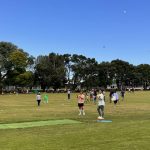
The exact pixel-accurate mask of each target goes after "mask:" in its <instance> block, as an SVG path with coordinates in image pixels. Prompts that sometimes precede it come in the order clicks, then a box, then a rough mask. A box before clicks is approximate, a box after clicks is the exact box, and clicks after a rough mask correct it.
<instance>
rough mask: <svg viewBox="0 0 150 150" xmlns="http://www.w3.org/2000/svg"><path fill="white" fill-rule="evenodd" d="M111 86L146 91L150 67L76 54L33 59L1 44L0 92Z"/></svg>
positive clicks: (52, 55)
mask: <svg viewBox="0 0 150 150" xmlns="http://www.w3.org/2000/svg"><path fill="white" fill-rule="evenodd" d="M114 83H115V84H116V85H117V87H118V88H119V89H120V88H121V87H126V86H130V87H137V86H143V87H144V88H145V89H146V88H147V87H148V86H149V84H150V65H149V64H140V65H137V66H135V65H133V64H130V63H129V62H126V61H123V60H119V59H116V60H113V61H111V62H105V61H102V62H100V63H99V62H97V61H96V60H95V58H87V57H86V56H83V55H78V54H73V55H71V54H63V55H61V54H57V53H49V54H48V55H39V56H38V57H37V58H35V57H33V56H31V55H30V54H28V53H27V52H25V51H24V50H23V49H20V48H18V47H17V46H16V45H14V44H13V43H10V42H0V92H1V91H2V88H4V87H5V86H16V87H28V88H32V87H33V86H39V85H40V86H41V88H42V89H43V90H45V89H48V88H50V87H52V88H54V89H57V88H63V87H65V86H68V87H69V88H73V89H76V88H77V87H82V88H86V89H90V88H93V87H104V88H106V87H107V86H108V85H112V84H114Z"/></svg>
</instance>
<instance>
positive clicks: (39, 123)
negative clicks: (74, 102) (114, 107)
mask: <svg viewBox="0 0 150 150" xmlns="http://www.w3.org/2000/svg"><path fill="white" fill-rule="evenodd" d="M76 123H81V122H79V121H76V120H70V119H63V120H47V121H35V122H23V123H9V124H0V129H17V128H30V127H39V126H47V125H62V124H76Z"/></svg>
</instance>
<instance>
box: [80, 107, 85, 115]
mask: <svg viewBox="0 0 150 150" xmlns="http://www.w3.org/2000/svg"><path fill="white" fill-rule="evenodd" d="M81 110H82V114H83V115H85V112H84V106H82V108H81Z"/></svg>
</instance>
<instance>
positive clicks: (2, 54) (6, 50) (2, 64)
mask: <svg viewBox="0 0 150 150" xmlns="http://www.w3.org/2000/svg"><path fill="white" fill-rule="evenodd" d="M28 58H29V55H28V53H26V52H24V51H23V50H22V49H20V48H18V47H17V46H16V45H14V44H12V43H9V42H0V93H1V92H2V87H3V85H4V83H8V80H10V78H12V76H11V75H12V74H13V76H14V75H15V74H16V71H18V70H20V69H21V70H22V71H24V72H26V67H27V65H28ZM22 71H21V73H22ZM14 72H15V73H14ZM18 73H19V72H18ZM10 81H12V79H11V80H10ZM10 84H12V83H10Z"/></svg>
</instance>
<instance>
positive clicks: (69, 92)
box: [67, 89, 71, 100]
mask: <svg viewBox="0 0 150 150" xmlns="http://www.w3.org/2000/svg"><path fill="white" fill-rule="evenodd" d="M67 93H68V100H70V94H71V91H70V89H68V91H67Z"/></svg>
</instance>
